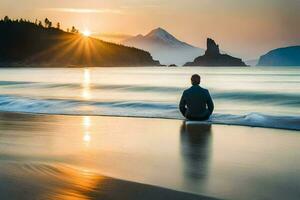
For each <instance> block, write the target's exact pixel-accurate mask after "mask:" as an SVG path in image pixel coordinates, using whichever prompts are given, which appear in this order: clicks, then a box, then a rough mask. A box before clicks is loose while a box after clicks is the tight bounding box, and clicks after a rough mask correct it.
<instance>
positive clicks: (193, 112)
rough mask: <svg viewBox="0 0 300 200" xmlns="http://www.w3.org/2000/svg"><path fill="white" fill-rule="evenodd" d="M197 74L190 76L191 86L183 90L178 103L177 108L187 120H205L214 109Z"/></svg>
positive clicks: (207, 92)
mask: <svg viewBox="0 0 300 200" xmlns="http://www.w3.org/2000/svg"><path fill="white" fill-rule="evenodd" d="M200 81H201V78H200V76H199V75H198V74H194V75H193V76H192V77H191V83H192V87H190V88H189V89H187V90H185V91H184V92H183V94H182V97H181V99H180V103H179V110H180V112H181V113H182V115H183V116H184V117H185V118H187V119H189V120H199V121H203V120H207V119H209V117H210V115H211V114H212V113H213V111H214V103H213V100H212V98H211V96H210V94H209V91H208V90H207V89H204V88H202V87H200Z"/></svg>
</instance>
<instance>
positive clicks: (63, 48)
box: [0, 16, 160, 67]
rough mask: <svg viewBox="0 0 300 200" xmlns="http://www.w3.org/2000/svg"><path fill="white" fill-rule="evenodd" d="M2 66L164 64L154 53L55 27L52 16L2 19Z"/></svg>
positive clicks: (0, 22) (0, 34) (0, 46)
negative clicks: (152, 54)
mask: <svg viewBox="0 0 300 200" xmlns="http://www.w3.org/2000/svg"><path fill="white" fill-rule="evenodd" d="M0 30H1V31H0V44H1V45H0V66H2V67H66V66H72V67H86V66H91V67H93V66H98V67H104V66H105V67H111V66H114V67H118V66H160V63H159V61H155V60H153V58H152V56H151V55H150V53H148V52H146V51H143V50H140V49H137V48H132V47H126V46H123V45H118V44H113V43H109V42H104V41H102V40H98V39H95V38H91V37H86V36H84V35H82V34H80V33H79V30H77V29H76V28H75V27H74V26H73V27H72V28H71V29H69V30H68V31H63V30H61V29H60V23H57V24H56V26H55V27H53V26H52V22H51V21H50V20H49V19H47V18H46V19H45V20H44V23H42V22H41V21H37V20H36V21H35V22H30V21H27V20H23V19H16V20H12V19H10V18H9V17H7V16H6V17H5V18H4V19H2V20H0Z"/></svg>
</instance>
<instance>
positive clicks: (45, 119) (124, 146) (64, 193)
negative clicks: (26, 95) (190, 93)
mask: <svg viewBox="0 0 300 200" xmlns="http://www.w3.org/2000/svg"><path fill="white" fill-rule="evenodd" d="M0 139H1V140H0V168H1V172H0V180H1V181H0V194H1V199H3V200H6V199H7V200H8V199H9V200H11V199H12V200H14V199H20V198H21V199H210V198H216V199H298V197H299V196H300V192H299V190H298V189H299V187H300V181H299V180H300V160H299V157H300V153H299V148H300V143H299V139H300V135H299V132H296V131H286V130H276V129H262V128H249V127H238V126H223V125H212V126H208V125H185V124H184V123H183V122H182V121H180V120H163V119H143V118H125V117H89V116H58V115H29V114H13V113H1V114H0Z"/></svg>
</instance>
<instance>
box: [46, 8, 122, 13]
mask: <svg viewBox="0 0 300 200" xmlns="http://www.w3.org/2000/svg"><path fill="white" fill-rule="evenodd" d="M42 10H45V11H54V12H69V13H82V14H90V13H113V14H121V13H122V12H121V10H117V9H84V8H43V9H42Z"/></svg>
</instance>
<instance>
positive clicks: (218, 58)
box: [184, 38, 246, 66]
mask: <svg viewBox="0 0 300 200" xmlns="http://www.w3.org/2000/svg"><path fill="white" fill-rule="evenodd" d="M184 66H246V64H245V63H244V62H243V61H242V59H239V58H235V57H232V56H229V55H227V54H221V53H220V49H219V45H217V44H216V43H215V41H214V40H212V39H210V38H207V50H206V51H205V54H204V55H203V56H199V57H197V58H196V59H195V60H194V61H193V62H188V63H186V64H185V65H184Z"/></svg>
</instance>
